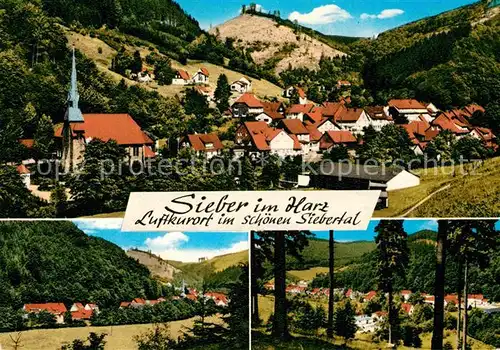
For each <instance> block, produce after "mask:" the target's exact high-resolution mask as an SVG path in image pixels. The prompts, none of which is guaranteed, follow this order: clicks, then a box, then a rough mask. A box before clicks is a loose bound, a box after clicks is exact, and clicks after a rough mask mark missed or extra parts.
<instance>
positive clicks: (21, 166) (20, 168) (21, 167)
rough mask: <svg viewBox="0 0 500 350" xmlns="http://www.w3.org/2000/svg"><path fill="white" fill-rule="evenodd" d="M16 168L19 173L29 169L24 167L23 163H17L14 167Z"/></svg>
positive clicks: (27, 171) (27, 172)
mask: <svg viewBox="0 0 500 350" xmlns="http://www.w3.org/2000/svg"><path fill="white" fill-rule="evenodd" d="M16 170H17V172H18V173H19V174H21V175H23V174H29V173H30V171H29V170H28V168H26V166H25V165H24V164H21V165H18V166H17V167H16Z"/></svg>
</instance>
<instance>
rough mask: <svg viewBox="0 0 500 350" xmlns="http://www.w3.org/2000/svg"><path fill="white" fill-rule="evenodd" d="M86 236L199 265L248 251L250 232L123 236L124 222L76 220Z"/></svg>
mask: <svg viewBox="0 0 500 350" xmlns="http://www.w3.org/2000/svg"><path fill="white" fill-rule="evenodd" d="M73 222H74V223H75V224H76V225H77V226H78V227H79V228H80V229H81V230H82V231H83V232H85V233H86V234H88V235H91V236H96V237H101V238H104V239H106V240H107V241H110V242H112V243H115V244H116V245H118V246H120V247H121V248H123V249H124V250H127V249H129V248H139V249H141V250H146V251H148V250H151V252H152V253H154V254H156V255H159V256H161V257H162V258H163V259H168V260H176V261H183V262H196V261H198V258H201V257H207V258H209V259H210V258H213V257H214V256H218V255H224V254H229V253H236V252H240V251H242V250H247V249H248V247H249V245H248V233H246V232H121V231H120V228H121V224H122V219H97V220H74V221H73Z"/></svg>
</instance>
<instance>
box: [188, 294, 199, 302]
mask: <svg viewBox="0 0 500 350" xmlns="http://www.w3.org/2000/svg"><path fill="white" fill-rule="evenodd" d="M186 298H187V299H189V300H193V301H196V300H198V298H197V297H196V295H194V294H187V295H186Z"/></svg>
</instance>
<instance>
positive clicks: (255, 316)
mask: <svg viewBox="0 0 500 350" xmlns="http://www.w3.org/2000/svg"><path fill="white" fill-rule="evenodd" d="M250 254H251V257H250V259H251V264H252V271H251V274H250V275H251V284H252V285H251V292H252V298H251V299H252V326H258V325H259V324H260V318H259V288H258V285H257V269H256V265H257V260H256V259H255V231H250Z"/></svg>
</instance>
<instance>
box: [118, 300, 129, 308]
mask: <svg viewBox="0 0 500 350" xmlns="http://www.w3.org/2000/svg"><path fill="white" fill-rule="evenodd" d="M129 305H130V301H122V302H121V303H120V307H128V306H129Z"/></svg>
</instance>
